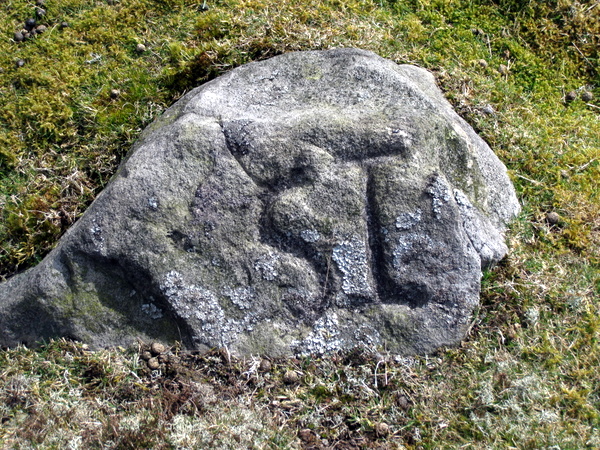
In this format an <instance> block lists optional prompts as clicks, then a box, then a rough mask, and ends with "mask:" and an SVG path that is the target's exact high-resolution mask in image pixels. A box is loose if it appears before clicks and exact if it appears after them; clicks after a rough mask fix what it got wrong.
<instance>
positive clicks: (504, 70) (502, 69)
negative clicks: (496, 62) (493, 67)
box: [498, 64, 508, 75]
mask: <svg viewBox="0 0 600 450" xmlns="http://www.w3.org/2000/svg"><path fill="white" fill-rule="evenodd" d="M498 72H500V75H508V67H507V66H505V65H504V64H500V66H499V67H498Z"/></svg>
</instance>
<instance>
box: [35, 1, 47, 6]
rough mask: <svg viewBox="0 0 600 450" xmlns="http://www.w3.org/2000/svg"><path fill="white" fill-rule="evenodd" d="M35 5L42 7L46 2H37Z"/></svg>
mask: <svg viewBox="0 0 600 450" xmlns="http://www.w3.org/2000/svg"><path fill="white" fill-rule="evenodd" d="M35 4H36V5H38V6H44V5H45V4H46V0H37V1H36V2H35Z"/></svg>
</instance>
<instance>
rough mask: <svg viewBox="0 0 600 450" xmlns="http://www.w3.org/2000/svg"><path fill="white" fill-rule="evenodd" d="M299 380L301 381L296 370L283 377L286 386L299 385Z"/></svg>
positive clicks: (289, 371)
mask: <svg viewBox="0 0 600 450" xmlns="http://www.w3.org/2000/svg"><path fill="white" fill-rule="evenodd" d="M299 379H300V377H299V376H298V374H297V373H296V372H295V371H294V370H288V371H287V372H286V373H285V374H284V375H283V382H284V383H286V384H294V383H297V382H298V380H299Z"/></svg>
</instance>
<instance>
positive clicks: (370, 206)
mask: <svg viewBox="0 0 600 450" xmlns="http://www.w3.org/2000/svg"><path fill="white" fill-rule="evenodd" d="M374 189H375V182H374V181H373V173H372V171H371V170H370V168H368V169H367V190H366V193H365V195H366V197H367V201H366V205H367V211H366V213H367V230H368V231H369V236H368V241H367V242H368V244H369V248H370V250H371V267H372V272H373V278H374V280H375V286H376V289H377V300H378V301H379V302H383V303H387V302H390V292H391V288H392V283H393V282H392V280H391V279H390V278H389V276H388V275H387V272H386V270H385V267H384V248H383V245H384V239H385V236H384V235H383V233H382V224H381V220H380V218H379V212H378V211H377V209H378V205H377V201H376V199H375V192H374Z"/></svg>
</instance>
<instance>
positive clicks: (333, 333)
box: [291, 312, 344, 356]
mask: <svg viewBox="0 0 600 450" xmlns="http://www.w3.org/2000/svg"><path fill="white" fill-rule="evenodd" d="M291 346H292V348H296V349H297V352H298V353H299V354H301V355H305V356H308V355H322V354H324V353H330V352H335V351H338V350H341V349H342V348H344V340H343V339H341V338H340V329H339V319H338V316H337V314H336V313H335V312H328V313H326V314H325V315H324V316H323V317H321V318H320V319H319V320H317V321H316V322H315V324H314V325H313V329H312V331H311V332H310V333H309V335H308V336H307V337H306V338H304V339H303V340H301V341H293V342H292V344H291Z"/></svg>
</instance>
